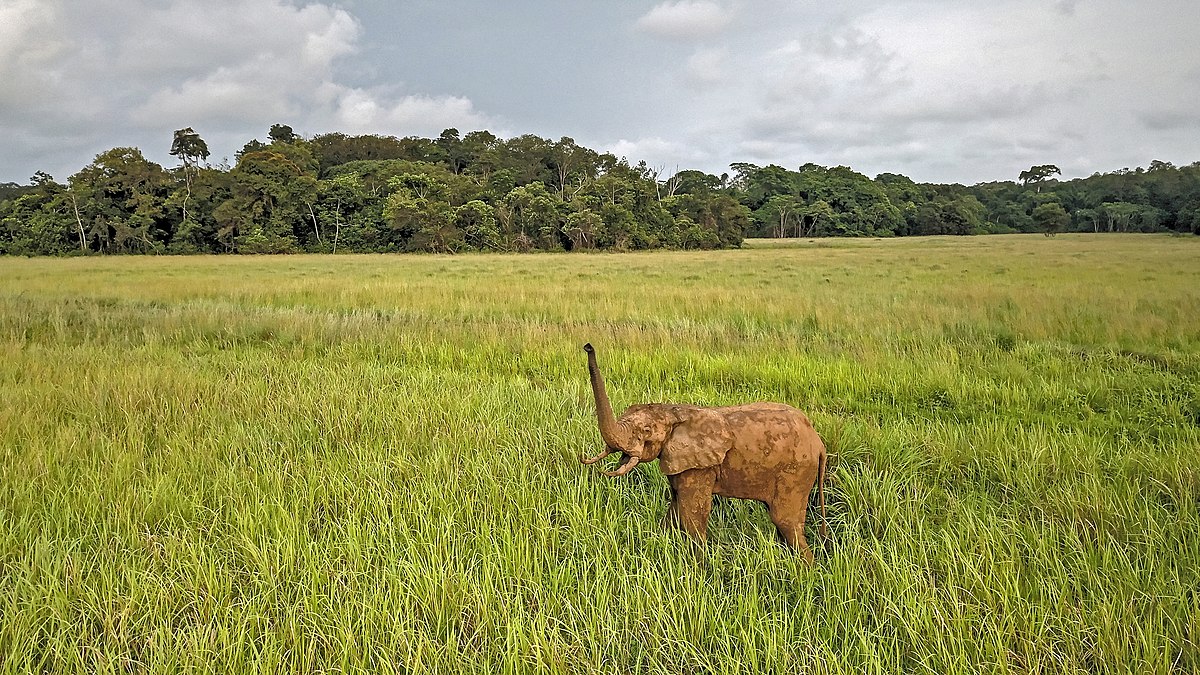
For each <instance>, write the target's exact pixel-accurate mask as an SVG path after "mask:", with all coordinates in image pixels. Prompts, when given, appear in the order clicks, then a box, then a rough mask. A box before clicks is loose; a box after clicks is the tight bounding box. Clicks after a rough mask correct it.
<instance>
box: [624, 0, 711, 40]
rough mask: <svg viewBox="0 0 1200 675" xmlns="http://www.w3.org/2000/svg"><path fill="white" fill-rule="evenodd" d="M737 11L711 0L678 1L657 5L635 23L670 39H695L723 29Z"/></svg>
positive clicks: (641, 28) (640, 28) (642, 28)
mask: <svg viewBox="0 0 1200 675" xmlns="http://www.w3.org/2000/svg"><path fill="white" fill-rule="evenodd" d="M732 19H733V12H732V11H731V10H729V9H727V8H724V7H722V6H721V5H718V4H717V3H715V2H710V1H709V0H677V1H676V2H664V3H661V4H658V5H655V6H654V8H653V9H651V10H650V11H649V12H647V13H646V14H644V15H643V16H642V17H641V18H640V19H638V20H637V23H636V24H634V25H635V26H636V27H637V28H638V29H639V30H642V31H645V32H647V33H652V34H654V35H660V36H663V37H669V38H682V39H693V38H703V37H709V36H712V35H715V34H717V33H719V32H721V30H722V29H724V28H725V27H726V26H728V25H729V23H730V22H731V21H732Z"/></svg>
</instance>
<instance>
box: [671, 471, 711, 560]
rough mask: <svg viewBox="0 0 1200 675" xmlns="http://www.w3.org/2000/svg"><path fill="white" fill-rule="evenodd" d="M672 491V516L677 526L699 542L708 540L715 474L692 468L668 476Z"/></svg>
mask: <svg viewBox="0 0 1200 675" xmlns="http://www.w3.org/2000/svg"><path fill="white" fill-rule="evenodd" d="M669 479H670V481H671V491H672V492H673V493H674V496H675V499H674V506H673V510H674V516H675V518H676V519H677V520H678V522H679V526H680V527H681V528H683V531H684V532H687V533H688V535H689V536H691V537H692V539H695V540H696V541H698V542H700V543H704V542H705V541H707V540H708V516H709V515H710V514H711V513H712V495H713V484H714V483H715V482H716V475H715V474H714V473H713V472H712V471H711V470H707V469H693V470H691V471H684V472H683V473H678V474H675V475H673V476H670V477H669Z"/></svg>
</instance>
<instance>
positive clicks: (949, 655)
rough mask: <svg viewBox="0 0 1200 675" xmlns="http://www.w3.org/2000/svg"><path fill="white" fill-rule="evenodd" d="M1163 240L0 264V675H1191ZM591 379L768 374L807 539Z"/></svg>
mask: <svg viewBox="0 0 1200 675" xmlns="http://www.w3.org/2000/svg"><path fill="white" fill-rule="evenodd" d="M1198 253H1200V241H1193V240H1191V239H1174V238H1167V237H1157V236H1098V237H1093V236H1060V237H1058V238H1055V239H1052V240H1047V239H1044V238H1041V237H1036V238H1032V237H987V238H972V239H922V240H897V241H847V242H820V243H811V242H800V243H794V242H791V243H788V244H787V245H777V244H771V243H770V242H751V245H750V246H749V247H748V248H747V249H743V250H739V251H723V252H710V253H682V252H672V253H662V252H658V253H640V254H627V255H532V256H483V255H479V256H461V257H437V256H422V257H407V256H345V257H340V256H339V257H318V256H313V257H305V256H300V257H276V258H203V257H200V258H87V259H68V260H20V259H0V615H2V617H3V618H2V622H0V673H16V672H31V671H32V672H81V671H86V672H101V673H117V672H121V673H124V672H180V671H187V672H245V671H261V672H281V671H304V672H316V671H323V672H380V673H390V672H395V673H437V672H466V673H472V672H478V673H592V672H635V673H651V672H664V671H665V672H719V673H742V672H745V673H759V672H817V673H826V672H828V673H842V672H845V673H861V672H900V671H903V672H921V671H928V672H939V673H941V672H1012V673H1025V672H1046V673H1064V672H1068V673H1069V672H1079V673H1083V672H1087V673H1096V672H1157V673H1167V672H1195V671H1196V670H1197V669H1200V647H1198V644H1197V643H1198V641H1200V618H1198V617H1200V540H1198V539H1197V537H1196V536H1195V533H1196V531H1197V530H1198V529H1200V512H1198V509H1200V453H1198V450H1200V291H1198V290H1197V289H1200V285H1198V282H1200V263H1198V262H1197V260H1200V258H1198V257H1197V254H1198ZM585 341H591V342H593V343H594V344H596V345H597V348H598V350H599V354H600V357H601V360H602V366H603V367H604V369H605V370H606V373H607V374H608V378H609V389H610V393H611V394H612V395H613V398H614V403H615V404H616V406H617V407H618V408H619V407H621V406H623V405H625V404H630V403H636V402H643V401H653V400H671V401H681V402H694V403H701V404H726V403H735V402H745V401H751V400H777V401H784V402H788V403H792V404H795V405H797V406H800V407H802V408H804V409H805V410H807V411H808V412H809V413H810V414H811V416H812V417H813V419H814V421H815V423H816V426H817V428H818V430H819V431H820V432H821V433H822V435H823V436H824V437H825V439H826V441H827V443H828V445H829V446H830V449H831V451H832V452H833V453H835V458H834V462H833V471H832V474H831V479H830V484H829V486H828V490H827V492H828V496H829V501H830V517H831V521H832V522H831V525H832V527H831V529H832V533H833V536H832V539H831V540H830V541H829V542H827V543H826V544H825V545H824V546H821V545H820V544H819V542H818V541H817V539H816V537H815V528H813V530H814V534H813V535H812V536H810V541H812V542H813V543H814V544H817V546H816V549H817V561H816V564H815V565H814V566H813V567H812V568H809V567H806V566H805V565H804V563H803V561H802V560H801V559H799V558H798V557H797V556H794V555H791V554H790V553H789V552H788V551H786V550H784V549H783V548H782V547H781V546H779V545H778V544H777V543H776V542H775V533H774V528H773V527H772V526H771V523H770V521H769V519H768V518H767V517H766V514H765V510H764V509H763V508H762V507H761V506H760V505H757V504H752V503H747V502H742V501H728V500H721V499H719V500H717V504H716V507H715V509H714V514H713V519H712V523H711V527H710V539H711V541H710V545H709V546H708V548H707V549H706V550H705V551H704V552H702V553H700V554H696V553H695V552H694V551H693V550H692V549H691V547H690V546H689V545H688V544H687V543H686V542H685V541H684V540H682V539H681V537H679V536H678V535H677V534H674V533H671V532H668V531H664V530H663V529H661V527H660V526H659V521H660V520H661V518H662V515H663V513H664V511H665V508H666V481H665V479H664V478H663V477H662V475H661V474H660V473H659V471H658V469H657V468H656V467H654V466H650V467H646V468H639V469H638V470H637V471H635V472H634V473H633V474H632V475H631V476H628V477H626V478H624V479H615V480H614V479H606V478H604V477H603V476H600V475H599V474H598V472H597V471H596V470H595V468H594V467H584V466H581V465H580V464H579V462H578V460H577V457H578V456H579V455H580V454H584V453H588V454H594V452H595V451H596V450H597V449H598V447H597V446H598V445H599V443H600V441H599V436H598V433H597V432H596V430H595V429H594V423H593V417H592V403H591V399H590V393H589V389H588V386H587V380H586V368H585V365H584V359H583V353H582V351H581V350H580V345H582V343H583V342H585Z"/></svg>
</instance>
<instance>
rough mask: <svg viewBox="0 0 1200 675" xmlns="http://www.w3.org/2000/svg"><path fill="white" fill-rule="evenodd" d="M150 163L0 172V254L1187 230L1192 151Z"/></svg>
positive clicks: (285, 150)
mask: <svg viewBox="0 0 1200 675" xmlns="http://www.w3.org/2000/svg"><path fill="white" fill-rule="evenodd" d="M170 154H171V156H173V157H175V158H177V160H178V164H177V165H176V166H174V167H170V168H164V167H162V166H160V165H158V164H156V163H154V162H152V161H149V160H148V159H146V157H145V156H144V155H143V154H142V152H141V151H140V150H139V149H137V148H113V149H111V150H108V151H105V152H102V153H100V154H99V155H97V156H96V157H95V159H94V160H92V162H91V163H90V164H88V165H87V166H85V167H84V168H83V169H81V170H80V171H79V172H77V173H75V174H74V175H72V176H70V177H69V178H68V179H67V180H66V182H65V183H63V182H59V181H57V180H55V179H54V178H53V177H52V176H50V175H48V174H46V173H44V172H38V173H36V174H35V175H34V176H33V177H32V178H31V179H30V184H29V185H17V184H14V183H5V184H0V253H5V254H14V255H73V254H74V255H78V254H87V253H181V254H182V253H289V252H329V253H336V252H339V251H341V252H403V251H430V252H441V253H455V252H460V251H472V250H474V251H533V250H549V251H561V250H588V249H616V250H632V249H648V248H684V249H696V248H703V249H709V248H721V247H736V246H739V245H741V243H742V240H743V238H744V237H828V236H847V237H854V236H871V237H891V236H909V235H930V234H957V235H967V234H988V233H1013V232H1042V233H1045V234H1054V233H1057V232H1060V231H1087V232H1156V231H1175V232H1186V233H1194V234H1200V162H1197V163H1193V164H1190V165H1188V166H1184V167H1176V166H1174V165H1172V164H1170V163H1167V162H1161V161H1157V160H1156V161H1153V162H1151V163H1150V166H1149V168H1146V169H1143V168H1140V167H1139V168H1137V169H1135V170H1129V169H1122V170H1120V171H1116V172H1112V173H1106V174H1095V175H1093V176H1091V177H1089V178H1083V179H1073V180H1067V181H1062V180H1057V179H1055V178H1054V176H1056V175H1061V172H1060V171H1059V169H1058V167H1056V166H1054V165H1052V164H1044V165H1038V166H1033V167H1030V169H1029V170H1028V171H1022V172H1021V173H1020V175H1019V176H1018V177H1017V180H1016V181H1002V182H992V183H981V184H978V185H973V186H963V185H938V184H928V183H916V182H914V181H913V180H911V179H909V178H907V177H905V176H902V175H898V174H891V173H884V174H880V175H878V176H876V177H875V178H873V179H872V178H868V177H867V176H865V175H863V174H860V173H857V172H855V171H854V170H852V169H850V168H848V167H844V166H837V167H824V166H819V165H816V164H805V165H802V166H800V167H798V168H797V169H795V170H792V169H787V168H784V167H780V166H776V165H769V166H757V165H754V164H749V163H734V164H732V165H731V166H730V169H731V172H730V173H725V174H722V175H720V176H715V175H711V174H707V173H704V172H701V171H695V170H683V171H677V172H675V173H673V174H670V175H667V174H665V172H664V171H662V170H660V169H654V168H652V167H650V166H648V165H647V164H646V163H645V162H638V163H637V164H630V163H629V161H628V160H626V159H624V158H618V157H615V156H614V155H612V154H609V153H602V152H597V151H594V150H591V149H588V148H586V147H583V146H581V145H578V144H577V143H576V142H575V141H574V140H573V139H571V138H568V137H564V138H561V139H559V140H557V141H551V140H548V139H544V138H540V137H538V136H534V135H523V136H517V137H515V138H510V139H501V138H499V137H497V136H495V135H493V134H492V133H490V132H487V131H472V132H470V133H468V134H466V135H462V134H460V133H459V131H458V130H457V129H446V130H445V131H443V132H442V133H441V135H440V136H438V137H437V138H420V137H415V136H410V137H405V138H396V137H392V136H377V135H363V136H349V135H346V134H341V133H329V134H321V135H317V136H314V137H312V138H301V137H300V136H298V135H297V134H295V133H294V132H293V130H292V128H291V127H289V126H287V125H283V124H276V125H274V126H272V127H271V129H270V131H269V133H268V135H267V141H266V142H262V141H259V140H257V139H255V140H251V141H250V142H248V143H246V145H245V146H244V147H243V148H242V149H241V150H240V151H239V152H238V153H237V154H236V156H235V163H234V165H233V166H228V165H227V164H226V163H225V162H222V163H221V164H219V165H217V166H213V165H211V164H209V163H208V158H209V150H208V146H207V144H206V143H205V142H204V140H203V139H202V138H201V137H200V135H199V134H198V133H196V132H195V131H194V130H193V129H191V128H185V129H180V130H178V131H176V132H175V134H174V138H173V139H172V143H171V149H170Z"/></svg>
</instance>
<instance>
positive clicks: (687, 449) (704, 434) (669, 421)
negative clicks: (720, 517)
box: [580, 343, 733, 476]
mask: <svg viewBox="0 0 1200 675" xmlns="http://www.w3.org/2000/svg"><path fill="white" fill-rule="evenodd" d="M583 350H584V351H585V352H587V355H588V371H589V373H590V375H591V382H592V394H593V395H594V396H595V398H596V421H597V422H598V423H599V426H600V436H601V437H602V438H603V439H604V445H605V449H604V452H602V453H600V454H599V455H597V456H595V457H591V458H582V457H581V458H580V461H582V462H583V463H584V464H594V463H596V462H598V461H600V460H601V459H604V458H605V457H607V456H609V455H610V454H612V453H614V452H619V453H621V455H622V459H621V463H620V465H619V466H618V467H617V469H616V470H614V471H605V472H604V474H605V475H606V476H624V475H625V474H627V473H629V472H630V471H632V470H633V468H634V467H635V466H637V465H638V464H639V463H641V462H649V461H653V460H655V459H657V460H659V468H660V469H662V472H663V473H664V474H666V475H668V476H670V475H673V474H677V473H681V472H683V471H687V470H689V469H698V468H706V467H712V466H716V465H718V464H720V463H721V461H722V460H724V459H725V455H726V453H728V452H729V449H730V448H731V447H732V446H733V434H732V433H731V431H730V429H729V425H728V424H727V422H726V421H725V417H724V416H722V415H721V414H720V413H718V412H717V411H715V410H712V409H708V408H699V407H696V406H688V405H671V404H664V403H652V404H644V405H635V406H630V407H629V408H628V409H627V410H626V411H625V412H624V413H623V414H622V415H621V417H620V419H617V418H616V417H614V416H613V411H612V404H611V403H609V400H608V393H607V392H606V391H605V388H604V378H603V376H601V375H600V366H599V365H597V363H596V350H595V349H594V348H592V345H591V344H590V343H589V344H586V345H584V346H583Z"/></svg>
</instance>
